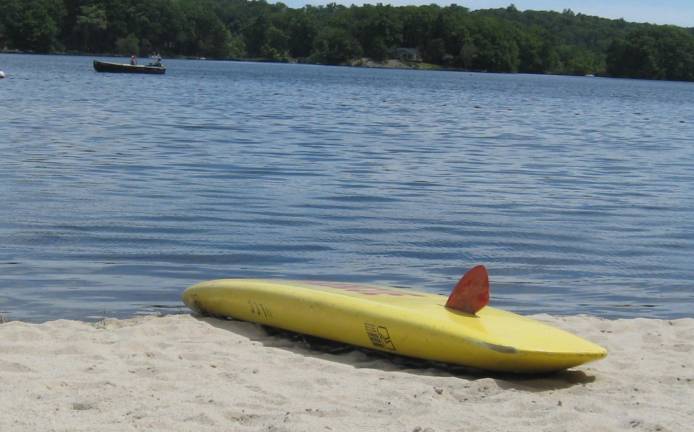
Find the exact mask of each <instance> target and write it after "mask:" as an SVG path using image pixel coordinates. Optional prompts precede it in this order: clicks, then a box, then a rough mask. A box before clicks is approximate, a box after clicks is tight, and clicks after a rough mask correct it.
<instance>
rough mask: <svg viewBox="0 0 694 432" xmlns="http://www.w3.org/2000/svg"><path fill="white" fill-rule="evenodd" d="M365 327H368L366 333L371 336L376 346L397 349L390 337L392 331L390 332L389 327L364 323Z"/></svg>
mask: <svg viewBox="0 0 694 432" xmlns="http://www.w3.org/2000/svg"><path fill="white" fill-rule="evenodd" d="M364 328H365V329H366V334H367V335H368V336H369V339H370V340H371V343H372V344H373V345H374V346H377V347H379V348H383V349H387V350H391V351H397V350H396V349H395V345H394V344H393V341H392V340H391V339H390V333H388V329H387V328H386V327H384V326H377V325H376V324H370V323H364Z"/></svg>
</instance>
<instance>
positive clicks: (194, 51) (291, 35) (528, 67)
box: [0, 0, 694, 80]
mask: <svg viewBox="0 0 694 432" xmlns="http://www.w3.org/2000/svg"><path fill="white" fill-rule="evenodd" d="M3 48H4V49H17V50H23V51H33V52H57V51H68V52H85V53H114V52H117V53H120V54H142V55H148V54H150V53H151V52H159V53H161V54H162V55H165V56H190V57H209V58H239V59H241V58H250V59H267V60H274V61H287V60H292V59H295V60H299V61H313V62H319V63H325V64H350V63H352V62H353V61H354V60H356V59H359V58H361V57H362V56H365V57H368V58H370V59H372V60H375V61H384V60H387V59H388V58H391V57H394V56H396V54H394V53H396V52H397V49H398V48H408V49H410V50H413V49H416V50H417V52H418V59H421V60H422V61H424V62H427V63H431V64H435V65H439V66H445V67H454V68H461V69H467V70H478V71H494V72H525V73H556V74H572V75H586V74H605V75H611V76H620V77H634V78H651V79H677V80H694V29H682V28H678V27H673V26H655V25H649V24H635V23H627V22H625V21H624V20H610V19H604V18H599V17H593V16H587V15H583V14H580V13H579V14H577V13H574V12H573V11H571V10H569V9H567V10H565V11H564V12H562V13H558V12H541V11H524V12H521V11H519V10H518V9H516V8H515V7H514V6H513V5H511V6H509V7H507V8H500V9H487V10H480V11H470V10H468V9H467V8H464V7H461V6H456V5H451V6H447V7H441V6H438V5H435V4H431V5H424V6H402V7H394V6H390V5H383V4H380V3H379V4H376V5H363V6H351V7H345V6H341V5H337V4H334V3H331V4H327V5H325V6H305V7H303V8H301V9H291V8H288V7H287V6H286V5H284V4H282V3H275V4H270V3H267V2H266V1H264V0H257V1H254V0H2V1H0V49H3ZM414 61H417V60H416V59H415V60H414Z"/></svg>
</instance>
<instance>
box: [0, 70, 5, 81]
mask: <svg viewBox="0 0 694 432" xmlns="http://www.w3.org/2000/svg"><path fill="white" fill-rule="evenodd" d="M3 78H5V72H3V71H0V79H3Z"/></svg>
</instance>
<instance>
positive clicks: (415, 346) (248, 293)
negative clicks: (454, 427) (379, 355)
mask: <svg viewBox="0 0 694 432" xmlns="http://www.w3.org/2000/svg"><path fill="white" fill-rule="evenodd" d="M488 300H489V280H488V275H487V271H486V269H485V268H484V267H483V266H477V267H475V268H473V269H472V270H470V271H469V272H468V273H467V274H466V275H465V276H464V277H463V278H462V279H461V280H460V281H459V282H458V284H457V285H456V286H455V288H454V289H453V292H452V293H451V295H450V296H449V297H448V298H447V297H446V296H443V295H439V294H433V293H427V292H418V291H414V290H409V289H400V288H392V287H383V286H377V285H365V284H352V283H347V284H346V283H338V282H317V281H282V280H261V279H219V280H213V281H208V282H202V283H199V284H197V285H194V286H192V287H190V288H188V289H187V290H185V291H184V293H183V302H184V303H185V304H186V305H187V306H188V307H189V308H191V309H193V310H194V311H197V312H198V313H202V314H204V315H211V316H215V317H231V318H235V319H240V320H244V321H251V322H256V323H259V324H262V325H266V326H270V327H277V328H281V329H285V330H290V331H293V332H297V333H303V334H308V335H312V336H317V337H320V338H324V339H329V340H333V341H338V342H343V343H347V344H351V345H356V346H360V347H365V348H370V349H375V350H380V351H385V352H390V353H393V354H399V355H404V356H409V357H415V358H420V359H426V360H433V361H439V362H445V363H451V364H459V365H464V366H470V367H474V368H478V369H486V370H492V371H502V372H515V373H546V372H553V371H557V370H562V369H567V368H570V367H574V366H578V365H581V364H584V363H587V362H590V361H594V360H599V359H601V358H603V357H605V356H606V355H607V351H606V350H605V349H604V348H602V347H600V346H598V345H596V344H594V343H592V342H589V341H587V340H585V339H582V338H581V337H579V336H576V335H573V334H571V333H569V332H566V331H563V330H560V329H558V328H555V327H553V326H550V325H547V324H544V323H540V322H538V321H535V320H532V319H529V318H526V317H522V316H520V315H516V314H514V313H511V312H506V311H503V310H500V309H496V308H492V307H489V306H487V303H488Z"/></svg>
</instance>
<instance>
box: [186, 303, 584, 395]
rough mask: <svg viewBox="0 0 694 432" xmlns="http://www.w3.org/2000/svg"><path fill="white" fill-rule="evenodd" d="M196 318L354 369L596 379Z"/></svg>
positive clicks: (540, 385)
mask: <svg viewBox="0 0 694 432" xmlns="http://www.w3.org/2000/svg"><path fill="white" fill-rule="evenodd" d="M193 317H194V318H196V319H198V320H200V321H203V322H205V323H207V324H209V325H211V326H213V327H216V328H219V329H223V330H227V331H230V332H233V333H236V334H239V335H242V336H245V337H247V338H249V339H250V340H252V341H256V342H260V343H261V344H263V346H266V347H272V348H279V349H283V350H287V351H290V352H293V353H295V354H301V355H304V356H309V357H314V358H320V359H324V360H329V361H332V362H336V363H342V364H345V365H349V366H352V367H354V368H368V369H378V370H382V371H385V372H405V373H412V374H416V375H421V376H437V377H442V376H451V377H456V378H460V379H464V380H468V381H475V380H478V379H483V378H491V379H494V380H495V381H496V382H497V384H498V385H499V387H501V388H504V389H516V390H522V391H529V392H544V391H551V390H558V389H564V388H569V387H573V386H575V385H585V384H589V383H592V382H593V381H595V376H592V375H588V374H586V373H585V372H583V371H580V370H564V371H559V372H554V373H549V374H538V375H522V374H512V373H499V372H491V371H485V370H480V369H473V368H469V367H465V366H458V365H451V364H446V363H439V362H434V361H429V360H421V359H415V358H411V357H405V356H401V355H395V354H389V353H385V352H381V351H376V350H370V349H366V348H361V347H356V346H353V345H348V344H343V343H340V342H335V341H330V340H326V339H321V338H317V337H314V336H308V335H304V334H299V333H294V332H290V331H287V330H282V329H277V328H274V327H267V326H263V325H260V324H255V323H251V322H246V321H239V320H233V319H219V318H211V317H204V316H199V315H193Z"/></svg>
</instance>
